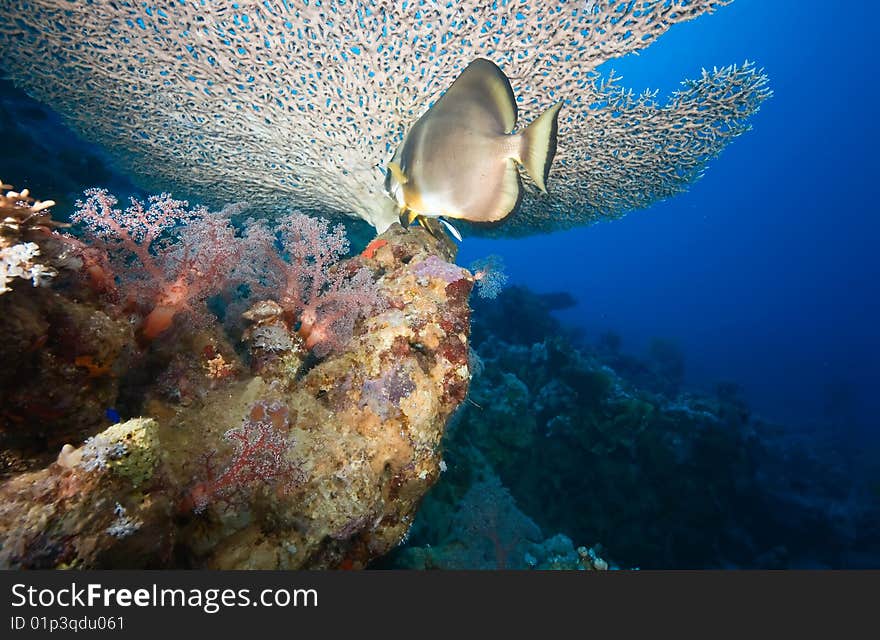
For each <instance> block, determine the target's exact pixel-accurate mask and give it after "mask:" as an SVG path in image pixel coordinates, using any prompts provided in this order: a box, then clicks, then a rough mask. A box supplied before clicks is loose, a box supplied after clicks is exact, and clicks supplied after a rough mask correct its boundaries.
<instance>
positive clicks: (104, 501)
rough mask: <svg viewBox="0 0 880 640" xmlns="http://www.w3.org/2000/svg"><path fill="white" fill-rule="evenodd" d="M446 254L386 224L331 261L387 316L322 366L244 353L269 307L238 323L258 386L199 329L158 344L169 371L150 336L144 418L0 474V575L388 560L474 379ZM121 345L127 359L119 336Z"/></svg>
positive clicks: (467, 283) (457, 288)
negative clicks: (365, 284) (8, 571)
mask: <svg viewBox="0 0 880 640" xmlns="http://www.w3.org/2000/svg"><path fill="white" fill-rule="evenodd" d="M448 251H449V247H448V245H447V244H445V243H443V242H442V241H439V240H437V239H435V238H433V237H432V236H430V235H429V234H428V233H427V232H425V231H423V230H419V229H414V230H409V231H405V230H403V229H402V228H401V227H400V226H397V225H395V226H393V227H392V228H390V229H389V230H388V231H387V232H385V234H383V235H382V236H380V237H379V238H378V239H377V240H376V241H374V242H373V243H372V244H371V245H370V246H368V247H367V249H366V250H365V251H364V253H363V254H361V255H360V256H357V257H355V258H352V259H350V260H349V261H346V262H342V263H339V265H338V268H342V269H347V270H350V271H357V270H359V269H362V268H363V269H366V270H367V271H368V272H369V273H370V274H371V275H372V277H373V278H375V279H376V287H377V292H378V294H379V296H380V297H381V298H382V299H383V300H384V301H385V305H384V306H383V307H380V308H378V309H377V310H375V311H374V312H373V313H371V314H370V315H369V317H367V318H365V319H363V320H361V321H360V322H358V323H357V324H356V325H355V326H354V328H353V335H352V337H351V339H350V340H348V341H347V342H346V343H345V345H344V347H343V348H342V349H340V350H338V351H333V352H332V353H330V354H329V355H327V356H326V357H324V358H323V359H321V358H318V357H317V356H316V355H315V354H314V353H311V352H308V351H302V347H301V343H300V342H298V341H297V340H296V339H295V338H289V339H288V340H287V341H284V340H277V341H275V342H272V343H269V342H267V341H266V339H265V337H266V334H265V333H263V334H262V335H263V338H261V339H260V340H257V339H256V338H255V337H254V330H253V327H255V326H259V325H260V323H262V326H263V327H266V326H271V324H272V323H273V322H277V321H278V317H277V315H275V316H273V314H272V313H271V309H272V305H271V304H269V305H268V306H267V308H268V309H269V311H270V312H269V313H263V311H266V309H263V308H262V307H259V306H257V307H254V308H252V311H253V312H252V313H250V314H249V315H250V318H251V322H252V329H251V330H250V333H249V334H247V335H246V336H245V337H246V340H247V342H246V344H247V345H248V346H249V348H251V349H253V350H254V353H255V357H253V358H250V365H251V366H252V367H253V368H254V370H255V372H256V374H257V375H254V374H252V373H250V372H248V370H247V369H248V359H245V360H242V359H240V358H239V357H238V356H236V354H235V352H234V351H231V350H229V348H228V346H226V345H225V343H223V341H222V340H221V338H219V337H218V336H217V335H214V334H211V333H210V332H209V333H208V334H206V333H205V329H201V328H191V327H189V326H187V325H185V324H181V325H178V326H176V327H175V328H172V329H170V330H169V332H176V333H174V336H173V337H174V340H173V344H174V347H173V351H174V353H175V354H176V355H177V356H179V357H180V358H183V360H182V361H179V360H176V359H175V358H174V357H172V356H171V355H170V354H166V356H165V357H164V359H162V358H160V357H159V355H157V353H156V352H157V351H158V352H161V349H162V347H161V343H162V340H163V338H164V337H165V336H166V334H163V336H160V337H159V338H158V339H157V340H156V341H155V342H154V343H151V345H150V347H149V348H150V350H151V351H150V354H152V355H149V356H143V355H142V356H140V357H142V358H150V357H151V358H153V359H154V360H155V359H159V360H161V361H162V362H163V363H164V364H163V366H165V367H166V370H165V373H164V374H162V376H158V378H162V379H154V380H150V381H149V386H148V387H147V389H148V390H150V391H149V392H148V393H147V394H146V398H145V399H144V400H143V402H142V403H141V404H140V407H141V410H140V414H141V415H140V417H135V418H132V419H129V420H127V421H124V422H120V423H117V424H113V425H111V426H109V427H107V428H103V429H93V430H92V432H91V433H90V434H89V436H88V437H86V438H82V437H81V438H79V439H73V436H72V434H74V433H77V432H76V431H75V430H70V429H68V430H67V431H65V433H64V437H66V438H70V440H68V441H67V443H66V444H65V445H64V446H63V447H62V446H60V445H59V444H58V442H57V438H55V437H49V435H51V434H49V435H47V436H46V442H51V445H47V446H52V447H54V448H53V457H55V456H57V458H56V459H55V460H54V462H52V463H51V464H48V465H47V466H45V467H43V468H35V467H34V461H36V460H41V459H42V458H40V456H39V455H37V456H34V457H31V458H30V459H29V460H25V461H24V462H22V464H21V467H24V468H26V469H28V470H25V471H20V470H19V467H15V468H13V467H10V466H7V467H6V468H5V469H4V476H6V478H7V479H6V480H5V481H4V482H3V484H2V485H0V565H2V566H3V567H5V568H37V567H71V568H100V567H114V568H118V567H210V568H226V569H231V568H238V569H242V568H253V569H258V568H259V569H273V568H331V567H339V568H358V567H363V566H364V565H366V563H368V562H369V561H370V560H371V559H373V558H376V557H378V556H381V555H383V554H385V553H387V552H388V551H389V550H391V549H393V548H394V547H395V546H397V545H398V544H399V542H400V541H401V539H402V538H403V537H404V536H405V535H406V534H407V532H408V530H409V528H410V526H411V524H412V521H413V519H414V516H415V511H416V509H417V508H418V506H419V504H420V502H421V500H422V497H423V496H424V494H425V492H426V491H427V490H428V489H429V488H430V487H431V486H432V485H433V484H434V483H435V482H436V481H437V478H438V476H439V474H440V468H441V462H442V461H441V448H440V443H441V438H442V436H443V433H444V429H445V426H446V422H447V419H448V418H449V416H450V415H451V413H452V412H453V411H454V410H455V408H456V407H457V406H458V405H459V404H460V403H461V402H462V400H463V399H464V398H465V396H466V394H467V389H468V384H469V380H470V369H469V362H468V341H469V314H470V309H469V306H468V296H469V294H470V291H471V287H472V285H473V277H472V276H471V274H470V272H468V271H466V270H465V269H462V268H460V267H456V266H455V265H452V264H449V263H448V262H446V260H448V259H449V258H450V257H451V256H450V254H449V253H448ZM30 293H31V292H30V290H29V289H28V290H24V289H23V290H21V291H16V292H15V293H14V294H13V295H11V296H4V298H9V299H10V300H12V299H13V298H15V297H18V296H19V295H21V296H22V299H23V298H24V297H25V296H27V295H30ZM55 295H61V293H56V294H55ZM68 304H71V305H76V304H80V303H76V302H71V301H68ZM82 304H85V303H82ZM264 306H266V305H264ZM68 318H69V322H78V321H79V320H82V321H83V322H92V320H91V316H89V315H88V314H85V315H83V316H76V315H75V314H68ZM5 329H6V331H7V332H14V331H15V330H16V326H15V325H8V326H6V328H5ZM280 330H281V327H277V326H276V330H275V334H274V335H275V336H276V337H277V336H278V335H279V332H280ZM187 331H190V332H191V335H190V337H189V338H188V339H184V338H185V337H186V335H187ZM215 333H216V332H215ZM25 342H26V340H25ZM123 343H124V344H126V345H127V348H130V349H132V350H136V349H137V348H138V345H137V342H136V340H135V339H134V336H133V332H132V331H131V329H129V332H128V337H127V340H122V339H120V340H119V344H123ZM114 344H117V343H114ZM166 348H169V347H166ZM175 363H177V364H175ZM144 366H145V365H144V364H143V362H142V363H141V367H139V368H143V367H144ZM54 369H55V367H54V366H46V367H41V369H40V371H42V372H46V371H49V372H51V371H53V370H54ZM199 369H201V370H202V371H201V374H200V375H201V377H198V370H199ZM45 375H51V374H45ZM183 380H188V381H189V382H188V387H189V389H190V392H189V393H187V394H186V395H185V397H186V401H183V397H184V396H183ZM45 381H46V380H45V379H44V382H45ZM163 385H164V386H166V387H171V388H173V391H174V393H169V392H167V389H163ZM4 386H9V383H8V382H6V383H4ZM113 395H114V392H113V391H112V390H110V391H108V392H107V393H106V397H104V398H103V399H101V400H96V401H95V402H96V403H97V404H95V405H94V406H91V407H90V410H92V411H94V410H95V409H96V407H97V406H98V405H99V404H100V403H101V402H108V403H109V402H112V401H114V398H113V397H112V396H113ZM123 395H124V394H123ZM74 397H77V396H74ZM116 400H118V401H120V402H122V401H123V400H121V399H119V398H117V399H116ZM3 426H4V430H8V429H9V427H10V426H11V425H9V424H8V422H7V423H4V425H3ZM27 455H28V452H23V453H21V456H22V457H26V456H27Z"/></svg>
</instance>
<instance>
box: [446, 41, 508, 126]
mask: <svg viewBox="0 0 880 640" xmlns="http://www.w3.org/2000/svg"><path fill="white" fill-rule="evenodd" d="M433 109H434V110H435V111H436V112H439V111H444V110H447V109H449V110H450V111H453V110H454V111H456V112H459V113H463V114H467V115H468V116H470V117H473V118H477V119H480V120H484V121H485V122H486V123H487V124H494V125H496V126H497V127H498V129H499V131H498V133H510V132H512V131H513V128H514V127H515V126H516V118H517V110H516V98H515V96H514V95H513V89H511V87H510V81H509V80H508V79H507V76H505V75H504V73H503V72H502V71H501V69H499V68H498V65H496V64H495V63H494V62H492V61H490V60H486V59H485V58H477V59H476V60H474V61H473V62H471V63H470V64H469V65H468V66H467V68H466V69H465V70H464V71H462V72H461V75H460V76H458V78H456V79H455V82H453V83H452V86H450V87H449V89H447V91H446V93H444V94H443V97H442V98H440V100H438V101H437V104H435V105H434V107H433Z"/></svg>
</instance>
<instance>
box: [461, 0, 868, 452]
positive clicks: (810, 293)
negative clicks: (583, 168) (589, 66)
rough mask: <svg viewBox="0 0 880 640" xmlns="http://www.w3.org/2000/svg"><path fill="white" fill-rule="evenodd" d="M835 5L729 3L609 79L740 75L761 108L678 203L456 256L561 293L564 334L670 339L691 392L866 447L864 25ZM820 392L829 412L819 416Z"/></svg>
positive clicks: (800, 0)
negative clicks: (727, 385) (748, 74)
mask: <svg viewBox="0 0 880 640" xmlns="http://www.w3.org/2000/svg"><path fill="white" fill-rule="evenodd" d="M845 5H846V6H845V9H844V7H843V6H842V5H840V4H834V3H828V2H819V1H818V0H774V1H773V2H768V1H766V0H737V1H736V2H735V3H733V4H732V5H731V6H728V7H725V8H723V9H720V10H719V11H718V12H717V13H716V14H714V15H712V16H704V17H703V18H701V19H697V20H695V21H692V22H689V23H685V24H681V25H677V26H675V27H673V28H672V29H671V30H670V31H669V32H668V33H667V34H665V35H664V36H663V37H662V38H660V39H659V40H658V41H657V42H656V43H655V44H653V45H652V46H651V47H650V48H648V49H647V50H646V51H644V52H642V53H641V54H640V55H638V56H628V57H627V58H624V59H620V60H614V61H612V62H610V63H608V64H607V65H606V66H605V67H603V68H602V70H603V71H608V70H610V69H611V68H613V69H614V70H615V71H616V72H617V74H619V75H622V76H623V81H622V84H623V85H626V86H631V87H633V88H634V89H636V90H641V89H644V88H656V89H660V90H661V95H664V94H665V95H668V94H669V92H671V91H673V90H675V89H676V87H677V86H678V82H679V81H680V80H682V79H684V78H688V77H696V76H697V75H698V74H699V73H700V69H701V68H702V67H707V68H711V67H712V66H714V65H717V66H719V67H720V66H723V65H727V64H729V63H732V62H737V63H741V62H743V61H744V60H746V59H749V60H755V61H757V62H758V64H759V65H761V66H763V67H764V68H765V70H766V73H767V74H768V75H769V77H770V80H771V87H772V88H773V90H774V92H775V95H774V97H773V98H772V99H771V100H769V101H767V102H766V103H765V105H764V106H763V107H762V109H761V111H760V113H758V114H757V115H756V116H755V117H754V119H753V126H754V129H753V131H750V132H748V133H746V134H745V135H743V136H742V137H741V138H739V139H737V140H736V141H734V143H733V144H732V145H731V146H730V147H728V148H727V149H726V150H725V151H724V152H723V153H722V155H721V157H719V158H718V159H716V160H715V161H713V162H712V163H711V165H710V168H709V170H708V171H707V173H706V176H705V178H703V180H702V181H700V182H699V183H697V184H696V185H694V186H693V187H692V188H691V190H690V192H689V193H686V194H684V195H681V196H678V197H676V198H674V199H672V200H669V201H667V202H663V203H660V204H658V205H656V206H654V207H651V208H650V209H649V210H646V211H639V212H636V213H633V214H632V215H630V216H628V217H626V218H624V219H622V220H619V221H613V222H610V223H604V224H600V225H598V226H594V227H592V228H584V229H577V230H573V231H568V232H562V233H555V234H551V235H545V236H541V237H536V238H530V239H527V240H516V241H486V240H467V241H466V242H465V244H464V246H463V247H462V253H461V256H462V262H464V263H467V262H468V260H470V259H471V258H475V257H477V256H480V255H484V254H486V253H500V254H502V255H503V257H504V258H505V261H506V263H507V268H508V273H509V275H510V277H511V281H512V282H514V283H523V284H527V285H529V286H530V287H532V288H533V289H535V290H537V291H558V290H565V291H569V292H571V293H572V294H574V295H575V296H576V297H577V298H578V300H579V305H578V306H577V307H575V308H573V309H571V310H568V311H565V312H563V313H562V314H561V316H562V317H563V318H564V319H565V320H566V321H567V322H570V323H573V324H576V325H578V326H581V327H583V328H584V329H586V330H587V332H588V335H590V334H593V335H595V334H596V333H598V332H601V331H602V330H605V329H613V330H614V331H616V332H617V333H619V334H620V335H621V336H622V337H623V341H624V348H625V349H628V350H631V351H633V352H640V351H641V350H643V349H644V348H645V346H646V344H647V343H648V341H649V340H650V339H651V338H652V337H654V336H661V337H664V338H670V339H674V340H675V341H677V342H678V343H679V344H680V345H681V347H682V348H683V350H684V351H685V354H686V357H687V378H688V381H689V382H690V383H691V384H692V385H695V386H698V387H708V386H710V385H712V384H713V383H714V382H715V381H718V380H734V381H736V382H738V383H739V384H740V385H741V386H742V387H743V388H744V390H745V393H746V396H747V398H748V400H749V401H750V404H751V405H752V406H753V407H754V408H755V410H756V411H758V412H760V413H761V414H763V415H764V416H766V417H768V418H770V419H773V420H778V421H782V422H785V423H786V424H791V425H799V426H822V427H831V428H834V429H835V430H836V431H837V432H838V435H839V436H842V437H845V438H850V437H851V438H853V439H856V440H859V439H863V438H867V437H870V438H875V437H876V436H877V435H878V433H880V429H878V428H877V427H878V424H877V423H878V420H877V415H878V414H880V394H878V393H877V387H878V383H880V375H878V368H880V338H878V333H877V326H878V320H880V303H878V295H877V292H878V289H877V282H878V276H880V259H878V257H877V250H876V246H877V242H878V232H880V219H878V216H877V213H878V211H877V196H876V192H875V189H874V188H873V187H872V185H873V184H875V183H876V179H877V178H876V174H877V168H878V163H877V148H878V144H877V143H878V135H877V120H876V104H877V95H878V90H877V85H876V83H875V82H874V81H873V80H872V78H874V77H876V73H875V70H874V63H875V60H876V57H875V55H874V54H873V53H872V52H870V51H869V50H868V49H867V47H868V43H870V42H871V41H872V39H873V37H874V36H875V34H874V32H873V26H872V25H873V24H874V17H875V16H874V14H873V12H872V11H871V10H870V9H869V8H868V3H862V2H848V3H845ZM550 188H551V190H552V184H551V185H550ZM832 386H833V388H836V389H844V390H845V395H846V398H847V400H846V405H847V406H846V407H845V408H844V409H838V410H836V411H834V410H830V409H829V408H828V407H827V405H828V404H829V402H831V400H830V397H829V396H830V391H829V389H830V388H831V387H832ZM838 404H839V403H838ZM841 411H842V412H843V417H841Z"/></svg>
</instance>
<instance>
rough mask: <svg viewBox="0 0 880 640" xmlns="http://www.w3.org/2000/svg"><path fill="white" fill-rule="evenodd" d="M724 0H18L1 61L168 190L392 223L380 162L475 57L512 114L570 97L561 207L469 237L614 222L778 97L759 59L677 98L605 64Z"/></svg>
mask: <svg viewBox="0 0 880 640" xmlns="http://www.w3.org/2000/svg"><path fill="white" fill-rule="evenodd" d="M726 4H729V2H728V1H726V0H689V1H687V2H685V1H684V0H673V1H662V2H661V1H659V0H639V1H637V2H612V1H611V0H600V1H595V2H592V1H591V2H561V1H553V2H531V3H527V2H514V1H512V0H498V2H491V3H490V2H484V1H478V0H466V1H457V2H448V3H437V2H429V1H428V0H418V1H416V2H412V3H409V4H408V5H407V4H406V3H399V2H388V1H385V0H368V1H366V2H358V3H350V2H342V1H341V0H340V1H336V0H331V1H325V2H307V3H295V4H292V3H288V2H281V1H278V0H269V1H256V0H242V1H240V2H237V3H235V4H230V3H226V2H195V1H192V0H186V1H183V0H181V1H180V2H174V3H165V4H163V5H161V6H160V5H153V4H150V3H139V2H129V1H118V2H109V1H107V0H99V1H97V2H84V1H73V2H65V3H62V4H59V3H57V2H55V1H54V0H16V1H12V2H7V3H6V6H7V11H6V15H7V16H15V17H14V19H12V18H11V17H10V18H6V19H3V20H2V21H0V47H2V51H3V60H4V68H5V70H6V71H7V72H8V73H9V74H10V75H11V77H12V79H13V80H14V81H15V82H16V83H17V84H18V85H19V86H21V87H22V88H24V89H25V90H26V91H27V92H28V93H29V94H31V95H32V96H34V97H36V98H38V99H39V100H41V101H43V102H45V103H47V104H50V105H52V106H53V107H54V108H56V109H57V110H58V111H59V112H60V113H61V114H62V115H63V116H64V117H65V118H66V119H67V121H68V123H69V124H71V125H73V127H74V128H75V129H76V130H77V131H79V132H80V133H82V134H84V135H85V136H86V137H87V138H89V139H92V140H95V141H98V142H100V143H101V144H103V145H104V146H106V147H107V148H108V149H111V150H113V151H114V152H115V155H116V156H117V158H118V159H120V160H122V161H123V162H124V164H125V165H126V166H127V167H128V168H130V169H131V170H132V171H133V172H134V174H135V175H138V176H141V177H143V178H144V179H152V180H154V182H155V184H153V185H151V186H153V187H158V188H162V189H165V188H168V187H169V186H171V185H179V186H180V187H181V188H183V189H184V190H185V191H187V192H192V191H195V192H196V193H198V195H200V196H203V197H209V198H211V199H213V200H214V201H215V202H221V201H222V202H234V201H236V200H237V199H238V198H240V197H241V194H245V193H246V194H248V199H249V200H250V201H251V202H252V204H254V205H256V206H259V207H260V209H261V210H262V211H264V212H269V213H270V214H271V212H273V211H274V212H276V213H277V212H282V211H284V210H286V207H287V204H288V203H289V202H291V201H292V202H295V203H296V204H297V206H299V207H300V208H302V209H304V210H307V211H310V212H320V213H321V214H322V215H331V214H335V215H351V216H356V217H360V218H362V219H365V220H367V221H369V222H370V223H372V224H373V226H375V227H376V228H377V229H379V230H380V231H381V230H383V229H385V228H386V227H387V226H388V225H389V224H390V223H391V222H393V221H394V220H395V219H396V215H395V214H396V212H395V211H394V208H393V206H392V202H391V201H390V199H388V198H387V197H386V196H385V194H384V193H383V189H382V183H383V173H384V169H385V165H386V163H387V162H388V160H389V159H390V157H391V154H392V153H393V151H394V149H395V148H396V147H397V145H398V144H399V142H400V140H401V138H402V137H403V135H404V133H405V132H406V130H407V129H408V128H409V127H410V126H411V125H412V124H413V122H415V120H416V119H417V118H418V116H419V115H420V114H421V113H423V112H424V111H426V110H427V109H428V108H429V107H430V106H431V104H432V103H433V102H435V101H436V100H437V98H438V97H439V95H440V93H441V92H442V91H444V90H445V89H446V88H447V87H448V86H449V85H450V83H451V82H452V80H453V79H454V78H455V77H456V76H457V75H458V74H459V73H460V71H461V70H462V69H463V68H464V67H465V66H466V65H467V64H468V63H469V62H470V61H471V60H473V59H475V58H477V57H485V58H489V59H491V60H492V61H493V62H495V63H497V64H498V65H499V66H500V67H501V68H502V70H503V71H504V73H505V74H506V75H507V76H508V77H509V78H510V79H511V82H512V84H513V85H514V88H515V92H516V95H518V96H520V98H521V99H520V100H519V101H518V105H517V106H518V107H519V110H520V119H521V121H523V122H529V121H531V120H533V119H534V117H535V116H536V115H538V113H540V112H541V111H542V110H543V109H544V108H546V107H547V105H549V104H551V103H553V102H555V101H557V100H563V101H564V106H563V109H562V112H561V117H560V123H559V147H558V153H557V156H556V161H555V162H554V165H553V168H552V170H551V173H550V177H549V181H548V184H549V185H550V195H549V196H546V195H540V194H539V193H537V190H536V189H531V188H530V189H527V191H528V192H527V193H526V194H525V198H524V201H523V203H522V206H521V209H520V211H519V213H518V215H516V216H513V217H512V218H511V219H510V220H508V221H507V222H506V223H505V224H504V225H503V226H500V227H497V228H494V227H493V228H489V229H483V228H477V227H473V226H470V227H469V230H470V231H471V232H472V233H494V234H507V235H511V234H513V235H522V234H527V233H534V232H538V231H547V230H552V229H559V228H567V227H572V226H576V225H581V224H588V223H591V222H594V221H596V220H598V219H601V218H603V217H615V216H620V215H623V214H624V213H626V212H627V211H630V210H632V209H636V208H640V207H644V206H647V205H649V204H651V203H653V202H655V201H656V200H658V199H662V198H666V197H669V196H671V195H674V194H676V193H678V192H680V191H682V190H683V189H685V188H686V187H687V185H688V184H689V183H690V182H692V181H693V180H695V179H697V178H698V177H699V176H700V175H701V174H702V172H703V170H704V169H705V168H706V166H707V163H708V162H709V161H710V160H711V159H712V158H713V157H714V156H715V155H717V154H718V153H719V152H720V151H721V150H722V149H723V148H724V146H725V145H726V144H727V143H729V142H730V141H731V140H732V139H733V138H735V137H736V136H738V135H739V134H741V133H743V132H744V131H746V130H747V129H748V127H749V125H748V121H749V118H750V116H751V115H753V114H754V113H755V112H756V111H757V110H758V108H759V107H760V105H761V103H762V102H763V101H764V100H765V99H766V98H767V97H768V96H769V95H770V91H769V90H768V88H767V78H766V77H765V76H764V75H763V74H762V73H761V71H760V70H758V69H757V68H756V67H755V66H754V65H753V64H751V63H748V62H747V63H745V64H744V65H742V66H727V67H723V68H713V69H712V70H711V71H703V73H702V75H701V76H700V77H699V78H697V79H696V80H690V81H687V82H685V83H684V84H683V86H682V88H681V90H679V91H678V92H676V93H675V94H673V96H672V97H671V99H670V101H669V102H668V103H667V104H660V103H659V102H658V100H657V97H656V93H651V92H645V93H643V94H641V95H634V94H633V93H632V92H631V91H628V90H626V89H623V88H621V87H620V86H619V78H616V77H614V76H613V75H608V76H605V77H601V76H600V75H599V74H597V72H596V68H597V67H598V66H599V65H600V64H602V63H603V62H606V61H607V60H610V59H612V58H615V57H619V56H622V55H625V54H627V53H631V52H636V51H639V50H641V49H644V48H645V47H647V46H649V45H650V44H651V43H653V42H654V41H655V40H656V38H657V37H659V36H661V35H662V34H663V33H665V32H666V31H667V30H668V29H669V28H670V27H672V26H673V25H674V24H675V23H679V22H683V21H687V20H691V19H693V18H696V17H698V16H700V15H702V14H705V13H711V12H712V11H714V10H715V9H716V8H719V7H721V6H723V5H726Z"/></svg>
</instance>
